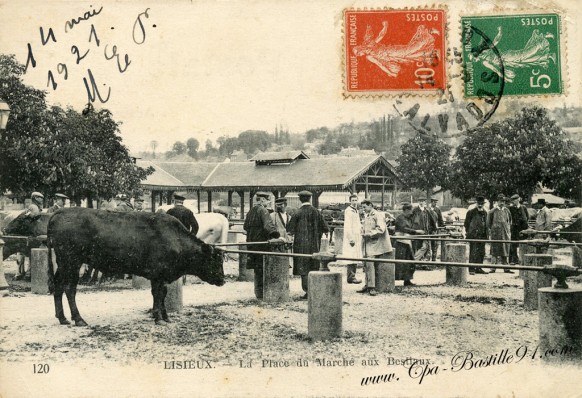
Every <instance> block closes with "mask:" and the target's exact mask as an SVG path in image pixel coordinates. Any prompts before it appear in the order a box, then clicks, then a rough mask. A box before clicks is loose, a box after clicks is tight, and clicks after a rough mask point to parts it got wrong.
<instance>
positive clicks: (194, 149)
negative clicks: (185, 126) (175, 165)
mask: <svg viewBox="0 0 582 398" xmlns="http://www.w3.org/2000/svg"><path fill="white" fill-rule="evenodd" d="M186 147H187V148H188V156H190V157H191V158H194V159H198V148H199V147H200V143H199V142H198V140H197V139H196V138H188V141H186Z"/></svg>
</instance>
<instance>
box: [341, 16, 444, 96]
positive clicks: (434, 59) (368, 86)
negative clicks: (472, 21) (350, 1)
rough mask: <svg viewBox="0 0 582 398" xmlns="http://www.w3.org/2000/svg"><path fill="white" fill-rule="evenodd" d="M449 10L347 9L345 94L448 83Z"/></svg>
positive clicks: (440, 86)
mask: <svg viewBox="0 0 582 398" xmlns="http://www.w3.org/2000/svg"><path fill="white" fill-rule="evenodd" d="M445 27H446V14H445V10H444V9H417V10H345V11H344V36H345V37H344V50H345V69H344V95H345V96H347V97H349V96H360V95H383V94H388V95H394V94H405V93H422V92H437V91H438V90H439V89H441V90H444V89H445V87H446V72H445V60H446V53H445V35H446V32H445Z"/></svg>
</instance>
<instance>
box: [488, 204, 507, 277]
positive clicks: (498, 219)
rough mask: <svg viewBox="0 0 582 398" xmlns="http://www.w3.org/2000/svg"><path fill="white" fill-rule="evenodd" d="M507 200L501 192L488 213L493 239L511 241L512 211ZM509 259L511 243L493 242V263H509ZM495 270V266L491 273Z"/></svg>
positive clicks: (489, 227) (490, 233)
mask: <svg viewBox="0 0 582 398" xmlns="http://www.w3.org/2000/svg"><path fill="white" fill-rule="evenodd" d="M505 202H506V198H505V196H503V194H500V195H499V196H498V197H497V202H496V204H495V205H494V206H493V209H491V210H489V214H487V230H488V231H489V239H491V240H506V241H509V240H510V239H511V213H510V212H509V209H507V207H505ZM508 259H509V243H501V242H491V263H492V264H500V263H501V264H504V265H508V264H509V262H508ZM494 272H495V268H492V269H491V271H489V273H494ZM504 272H506V273H508V274H513V271H511V270H509V269H506V270H504Z"/></svg>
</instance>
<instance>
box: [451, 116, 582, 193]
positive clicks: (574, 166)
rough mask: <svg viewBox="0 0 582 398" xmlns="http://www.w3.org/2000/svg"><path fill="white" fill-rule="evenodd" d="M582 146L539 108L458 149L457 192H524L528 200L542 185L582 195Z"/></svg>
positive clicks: (483, 131) (480, 133) (471, 138)
mask: <svg viewBox="0 0 582 398" xmlns="http://www.w3.org/2000/svg"><path fill="white" fill-rule="evenodd" d="M580 150H581V148H580V145H578V144H575V143H574V142H572V141H570V140H568V139H567V135H566V133H565V132H564V131H563V130H562V129H561V128H560V126H558V124H557V123H556V122H555V121H553V120H551V119H550V118H549V117H548V113H547V110H546V109H544V108H540V107H529V108H523V109H522V110H521V111H520V112H519V113H517V114H516V115H515V117H512V118H508V119H506V120H504V121H502V122H498V123H493V124H489V125H487V126H484V127H481V128H479V129H477V130H475V131H473V132H471V133H469V135H468V136H467V138H466V139H465V141H464V142H463V143H462V144H461V145H460V146H459V147H458V148H457V151H456V154H455V157H456V160H455V162H454V169H455V172H454V177H453V179H454V181H455V185H453V186H452V187H451V188H452V192H453V194H455V195H456V196H459V197H461V198H468V197H471V196H475V195H477V194H483V195H485V196H487V197H489V198H493V197H495V196H496V195H497V194H500V193H503V194H506V195H510V194H512V193H519V194H520V195H521V196H522V197H527V198H529V197H530V196H531V195H532V194H533V192H534V189H535V187H536V185H537V184H538V183H541V184H543V185H544V186H546V187H548V188H554V189H556V190H557V192H558V193H559V194H562V195H566V196H568V197H573V196H578V195H580V189H581V188H580V175H581V174H582V160H581V159H580V158H579V156H578V154H579V153H580Z"/></svg>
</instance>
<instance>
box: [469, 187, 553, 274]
mask: <svg viewBox="0 0 582 398" xmlns="http://www.w3.org/2000/svg"><path fill="white" fill-rule="evenodd" d="M484 204H485V198H484V197H483V196H478V197H477V198H476V206H475V207H474V208H471V209H469V211H468V212H467V215H466V217H465V222H464V227H465V233H466V237H467V239H483V240H487V239H491V240H492V241H508V242H507V243H505V242H491V243H490V245H491V263H492V264H503V265H507V264H510V265H515V264H519V256H518V248H519V243H510V242H509V241H518V240H521V239H522V236H521V232H522V231H524V230H526V229H528V219H529V215H528V211H527V208H526V207H525V206H524V205H523V204H522V203H521V197H520V196H519V195H518V194H515V195H513V196H511V197H509V198H508V197H505V196H504V195H499V196H498V197H497V201H495V202H494V205H493V208H492V209H491V210H489V211H487V210H485V208H484ZM535 207H537V208H538V213H537V216H536V230H538V231H549V230H551V229H552V215H551V212H550V210H549V209H548V207H547V206H546V202H545V200H544V199H539V200H538V202H537V203H536V204H535ZM540 236H541V237H544V236H545V235H544V234H541V235H540ZM485 244H486V243H485V242H469V262H470V263H477V264H483V261H484V259H485ZM495 271H496V270H495V268H492V269H491V270H490V271H489V272H490V273H493V272H495ZM504 272H506V273H510V274H511V273H513V271H511V270H507V269H506V270H504ZM469 273H470V274H485V273H487V272H485V271H484V270H483V269H482V268H481V267H470V268H469Z"/></svg>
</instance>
